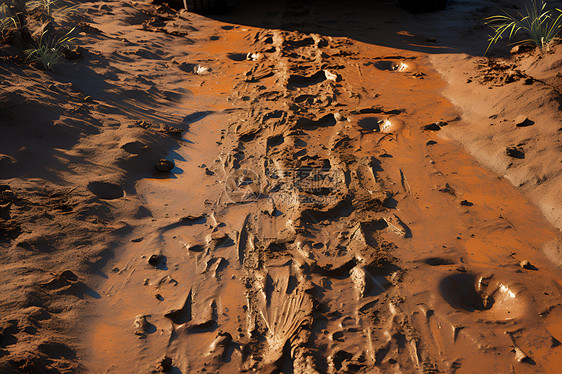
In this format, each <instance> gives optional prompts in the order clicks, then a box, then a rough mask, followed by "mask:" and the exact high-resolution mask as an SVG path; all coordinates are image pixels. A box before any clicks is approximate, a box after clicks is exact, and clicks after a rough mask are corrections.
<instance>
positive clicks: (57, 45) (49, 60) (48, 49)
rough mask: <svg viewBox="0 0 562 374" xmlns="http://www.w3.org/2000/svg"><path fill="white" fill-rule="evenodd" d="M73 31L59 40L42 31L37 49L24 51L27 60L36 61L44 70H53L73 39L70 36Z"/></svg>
mask: <svg viewBox="0 0 562 374" xmlns="http://www.w3.org/2000/svg"><path fill="white" fill-rule="evenodd" d="M73 31H74V28H73V29H72V30H70V31H69V32H67V33H66V34H64V35H63V36H62V37H59V38H57V37H55V36H51V35H50V34H49V33H48V32H47V31H44V32H43V33H42V34H41V37H40V38H39V41H38V43H37V47H36V48H31V49H28V50H26V51H25V53H26V54H27V59H28V60H34V61H37V62H38V63H40V64H41V65H42V66H43V67H44V68H45V70H54V67H55V65H57V64H58V63H60V62H61V61H62V59H63V58H64V52H65V51H66V50H67V49H68V48H69V47H70V45H71V44H72V41H73V40H74V39H75V38H74V37H71V36H70V34H71V33H72V32H73Z"/></svg>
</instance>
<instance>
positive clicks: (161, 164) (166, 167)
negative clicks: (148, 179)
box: [156, 159, 175, 173]
mask: <svg viewBox="0 0 562 374" xmlns="http://www.w3.org/2000/svg"><path fill="white" fill-rule="evenodd" d="M174 166H175V165H174V163H173V162H172V161H170V160H166V159H161V160H160V161H158V163H157V164H156V170H158V171H161V172H163V173H168V172H170V171H172V169H173V168H174Z"/></svg>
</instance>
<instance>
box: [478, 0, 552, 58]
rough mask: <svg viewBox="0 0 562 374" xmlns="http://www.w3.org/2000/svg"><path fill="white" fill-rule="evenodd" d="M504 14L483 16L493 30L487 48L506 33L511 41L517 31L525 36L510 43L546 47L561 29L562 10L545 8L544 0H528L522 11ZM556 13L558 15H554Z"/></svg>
mask: <svg viewBox="0 0 562 374" xmlns="http://www.w3.org/2000/svg"><path fill="white" fill-rule="evenodd" d="M503 12H504V14H500V15H496V16H492V17H488V18H485V19H484V21H485V23H486V24H487V25H488V26H490V27H491V28H492V29H493V30H494V34H493V35H491V36H490V39H489V40H488V41H489V42H490V43H489V44H488V48H487V49H486V53H487V52H488V50H490V48H491V47H492V45H494V44H496V43H497V42H498V41H500V40H501V39H502V38H503V37H504V36H505V35H506V34H508V40H509V41H510V42H511V40H512V38H513V37H515V36H516V35H517V34H519V33H523V34H525V35H526V36H527V38H526V39H523V40H519V41H517V42H514V43H511V44H516V45H517V44H525V43H534V44H535V45H536V46H537V47H539V48H540V49H548V48H549V46H550V44H551V43H552V42H553V41H555V40H557V39H559V37H558V35H559V34H560V31H561V29H562V10H560V9H556V10H554V11H553V10H547V9H546V2H545V1H543V0H530V1H529V2H528V4H526V5H525V9H524V10H523V12H515V13H514V14H510V13H508V12H506V11H503ZM556 13H558V16H556Z"/></svg>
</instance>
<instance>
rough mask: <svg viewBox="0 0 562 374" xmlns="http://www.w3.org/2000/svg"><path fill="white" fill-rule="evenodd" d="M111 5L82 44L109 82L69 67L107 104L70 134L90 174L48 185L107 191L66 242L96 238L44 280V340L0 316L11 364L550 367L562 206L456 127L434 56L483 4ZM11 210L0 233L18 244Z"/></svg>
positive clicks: (110, 369) (293, 369)
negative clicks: (534, 191)
mask: <svg viewBox="0 0 562 374" xmlns="http://www.w3.org/2000/svg"><path fill="white" fill-rule="evenodd" d="M476 3H478V4H477V5H478V6H479V5H481V4H482V3H486V2H476ZM110 4H113V6H114V8H113V12H112V13H111V14H109V13H108V14H95V15H94V16H92V20H91V22H92V23H93V22H94V21H95V22H97V24H96V27H97V28H100V30H102V31H103V34H102V36H99V40H97V41H96V43H97V44H95V45H94V44H92V49H93V50H97V51H98V52H97V53H98V54H97V55H96V56H98V57H96V58H97V60H98V61H97V62H96V61H91V63H92V64H93V66H94V68H93V69H95V70H97V71H96V74H100V73H102V74H105V75H104V76H105V79H106V80H105V82H106V84H108V83H107V82H109V81H113V80H112V78H111V77H115V76H116V77H119V82H120V83H111V84H112V86H110V87H107V86H106V87H105V90H92V92H88V91H86V90H87V85H85V84H84V85H83V86H80V89H81V90H85V92H86V93H87V94H89V95H91V96H92V97H93V100H95V101H96V103H97V104H96V106H95V107H93V108H90V110H91V111H93V112H94V113H95V115H92V116H93V118H103V119H104V120H108V118H115V117H116V116H117V117H118V120H117V121H118V124H115V123H112V124H107V126H108V127H109V128H110V129H113V130H108V129H106V128H105V127H104V126H106V125H101V128H102V130H100V132H99V134H100V135H99V136H101V135H103V139H98V140H96V141H90V143H87V142H86V143H85V141H84V140H82V141H80V142H79V144H82V145H83V149H82V150H83V152H84V153H85V154H88V153H87V151H88V150H92V153H91V154H92V155H93V156H92V157H93V160H94V161H95V162H94V161H92V162H94V163H97V164H98V165H96V166H91V168H92V169H90V170H95V171H96V173H97V174H98V175H95V176H90V175H88V178H84V177H81V178H80V175H82V176H83V175H84V174H85V173H86V172H85V171H84V170H82V169H80V170H79V172H77V174H76V175H74V174H71V173H67V174H62V175H63V176H65V177H66V179H65V180H67V181H70V182H68V184H70V185H74V184H75V185H76V186H77V191H78V192H73V190H70V191H66V190H65V191H66V192H65V195H62V196H67V195H70V196H74V195H72V194H76V195H78V196H80V199H82V200H78V201H81V202H77V203H76V204H86V206H87V207H88V209H91V210H92V211H93V210H94V209H97V210H96V212H97V213H96V214H99V210H102V209H103V212H104V214H105V216H104V217H105V219H104V220H103V222H101V223H100V220H99V218H98V220H92V221H91V225H98V224H99V228H98V226H93V228H91V229H90V231H88V234H87V235H88V237H87V240H86V239H84V240H83V241H82V242H81V244H82V245H83V246H85V245H86V244H87V243H91V244H92V245H94V243H98V246H102V244H103V246H102V247H103V248H99V249H98V251H97V252H95V253H93V254H84V255H83V256H84V257H86V258H87V259H88V261H89V262H88V264H89V265H88V266H86V265H83V262H79V261H78V260H76V265H71V264H70V261H69V262H68V263H67V265H68V266H75V267H73V268H72V269H73V271H74V272H73V271H70V270H68V271H66V272H61V273H60V274H58V275H56V276H55V275H53V276H51V277H46V278H48V279H47V280H46V281H45V283H42V285H41V286H40V287H41V289H42V290H43V291H41V292H44V293H46V294H48V293H58V294H65V295H66V294H71V295H70V296H71V297H72V298H71V297H70V296H68V295H66V296H65V297H61V298H60V299H58V304H57V303H55V302H54V301H50V300H53V297H52V296H49V297H51V298H48V297H47V296H45V297H44V299H43V300H44V301H43V304H41V306H40V307H35V308H34V309H33V310H32V311H31V312H30V314H29V316H32V315H33V316H35V317H33V318H35V319H34V320H33V321H34V322H32V323H35V324H36V325H37V326H39V329H37V327H35V328H36V330H37V331H38V333H37V334H38V335H40V336H51V337H52V339H51V340H52V342H51V345H49V346H48V347H46V348H45V347H44V349H43V350H42V351H41V354H42V355H43V356H39V357H43V358H42V359H43V360H47V361H40V360H39V359H34V358H33V357H37V356H33V355H31V353H29V354H28V353H25V354H24V353H21V352H23V351H25V349H28V350H30V349H31V348H29V347H34V346H33V344H34V343H32V340H33V334H30V333H29V331H28V330H29V329H28V330H26V331H25V332H24V331H20V330H19V329H20V328H21V323H19V324H18V323H17V321H16V322H15V323H13V324H12V325H10V326H7V327H5V328H4V330H2V331H3V340H2V342H3V343H2V344H3V345H4V347H3V348H2V349H3V352H5V353H4V356H5V357H3V358H2V359H5V361H3V363H5V365H6V366H5V367H6V368H10V369H6V370H14V371H17V370H20V371H25V368H26V366H25V365H28V367H29V365H31V363H35V364H37V363H42V362H43V363H44V362H47V363H48V364H49V365H51V367H52V368H55V370H59V371H60V372H65V370H66V372H72V371H74V370H85V371H87V372H95V373H98V372H99V373H137V372H163V371H166V372H174V373H191V372H193V373H199V372H221V373H234V372H245V371H249V372H250V371H251V372H259V373H262V372H283V373H377V372H380V373H388V372H407V373H410V372H459V373H460V372H467V373H473V372H556V371H557V369H556V368H557V367H559V366H560V365H561V364H562V348H561V347H560V341H562V319H561V317H562V306H561V288H560V280H561V277H560V276H561V273H560V268H559V265H558V264H559V251H560V245H559V243H560V233H559V230H558V229H557V228H556V227H554V226H553V224H552V223H551V222H558V221H556V220H554V221H553V220H552V218H551V216H547V217H545V210H544V209H543V210H540V209H539V208H537V207H536V206H535V205H533V204H532V203H530V202H529V197H528V195H526V194H524V192H528V191H523V190H521V189H518V188H517V187H516V186H514V185H513V184H512V183H510V181H511V180H506V179H504V178H501V177H499V176H498V175H497V174H494V171H496V172H497V170H495V169H493V168H492V169H493V170H488V169H486V168H484V167H483V166H481V164H479V163H478V162H477V161H476V160H475V159H474V158H473V157H472V156H471V155H470V154H469V153H468V152H467V151H465V150H464V149H463V148H462V146H461V144H459V143H457V141H456V140H453V139H457V140H459V136H455V135H454V134H455V131H458V130H456V129H459V128H460V129H464V128H465V127H466V126H467V124H469V123H470V122H469V120H467V119H466V116H467V114H466V111H459V108H457V107H455V106H453V104H451V102H449V101H448V99H446V98H445V97H444V96H443V94H442V92H443V90H446V89H447V83H446V82H445V81H444V80H442V77H441V75H440V73H439V72H437V71H436V70H435V69H434V67H433V65H432V61H433V62H434V63H435V61H434V60H435V59H438V58H439V54H438V53H443V52H445V51H446V52H448V53H451V54H454V53H459V52H466V53H473V54H476V53H481V52H482V51H480V52H476V49H477V48H476V47H475V45H476V44H477V43H476V41H474V40H471V41H470V43H467V45H468V46H467V50H461V47H459V46H460V44H459V43H461V41H462V40H463V39H462V37H463V35H464V32H465V29H462V28H460V27H458V28H455V29H452V30H449V31H450V32H449V33H446V30H447V27H446V26H447V22H449V21H450V20H451V19H452V20H454V19H455V18H454V17H460V18H461V19H464V18H465V17H469V16H470V15H471V14H472V17H474V14H478V15H479V17H480V14H481V12H482V9H480V8H478V6H477V5H475V8H462V9H460V10H455V8H454V7H453V8H452V9H450V10H448V11H447V12H445V13H440V14H442V17H443V18H442V24H438V25H437V26H436V29H435V30H434V31H431V30H429V29H428V28H427V27H425V22H428V21H427V18H424V16H419V15H418V16H412V15H410V14H408V13H406V12H404V11H403V10H400V9H399V8H397V7H396V6H395V5H393V4H391V3H389V2H381V3H378V2H375V3H369V4H363V3H360V2H357V3H355V2H353V3H351V5H350V4H343V3H338V2H333V3H329V4H325V3H323V2H322V3H320V2H310V3H309V2H301V1H288V2H286V3H285V2H271V3H267V4H262V3H259V2H257V1H249V2H247V3H243V4H241V5H240V6H239V7H238V8H237V9H236V10H234V11H233V12H232V13H230V14H228V15H222V16H216V17H214V18H206V17H203V16H201V15H196V14H190V13H187V12H185V11H181V12H179V13H178V12H176V11H174V10H172V9H170V8H167V7H166V6H161V7H158V8H157V7H156V6H153V5H148V4H140V5H139V4H136V3H135V4H133V5H130V4H128V3H127V4H125V3H121V2H112V3H110ZM455 12H457V13H455ZM479 12H480V13H479ZM447 14H451V16H450V17H449V18H447ZM428 17H433V18H432V19H439V18H436V17H437V15H431V16H428ZM441 35H442V36H443V37H442V38H441ZM125 40H126V41H125ZM455 41H456V42H457V43H454V42H455ZM123 43H124V44H123ZM481 44H482V45H483V46H484V49H485V40H483V41H482V43H481ZM96 45H97V46H100V45H103V46H104V47H96ZM125 46H127V48H125ZM96 48H99V49H96ZM129 48H130V50H129ZM131 55H135V56H137V57H134V58H132V57H129V56H131ZM139 56H140V57H139ZM451 56H454V55H451ZM449 58H451V57H449ZM102 59H107V60H106V62H105V63H104V65H103V66H102V65H101V63H100V62H99V61H101V60H102ZM430 60H431V61H430ZM447 61H450V60H447ZM87 63H88V62H87V61H83V62H80V64H84V65H85V64H87ZM76 69H77V71H76V72H75V73H74V74H75V75H73V76H74V77H76V76H79V75H80V70H79V68H76ZM441 73H443V71H441ZM472 73H473V74H476V73H475V72H474V71H473V72H472ZM61 74H63V76H65V75H64V74H66V75H69V74H70V73H61ZM69 79H70V78H69ZM92 79H93V78H92ZM93 81H94V82H99V81H98V80H95V79H93ZM101 81H103V79H101ZM128 82H129V83H128ZM128 84H129V85H135V86H134V87H132V86H128ZM73 87H77V86H76V85H75V84H73ZM131 91H134V92H131ZM445 92H447V91H445ZM129 95H133V96H129ZM135 95H138V96H135ZM144 95H148V98H150V100H148V98H147V96H144ZM125 97H131V99H130V100H125V99H122V101H121V99H120V98H125ZM474 99H475V100H476V98H474ZM119 103H123V104H119ZM449 129H451V130H449ZM112 131H113V132H112ZM479 131H480V130H479ZM443 134H444V135H443ZM86 138H87V137H86ZM115 138H117V139H118V140H115ZM461 138H462V137H461ZM111 139H113V143H109V145H107V144H106V146H105V148H103V149H102V150H94V147H95V144H97V143H96V142H99V143H107V142H109V141H110V140H111ZM460 140H461V141H462V139H460ZM3 142H4V140H3ZM84 144H86V145H89V147H87V146H86V145H84ZM116 147H117V148H118V149H120V151H119V152H121V153H119V154H117V155H121V156H116V153H110V152H112V150H113V152H115V151H114V148H116ZM545 147H546V145H545ZM170 149H171V151H169V153H167V155H166V159H167V160H168V162H164V161H160V162H159V161H158V160H159V159H160V158H164V155H165V152H166V150H170ZM549 149H550V151H549V152H552V153H553V154H556V153H555V151H553V150H552V149H551V148H549ZM469 150H470V149H469ZM558 151H559V150H558ZM125 154H127V155H129V156H127V157H126V158H125V157H124V156H123V155H125ZM108 155H111V156H108ZM70 156H73V157H78V156H76V155H74V154H71V155H70ZM70 156H69V157H70ZM82 157H84V158H82V159H81V160H85V159H86V157H85V156H82ZM115 157H122V158H119V160H120V162H117V163H115ZM505 157H511V156H508V155H505ZM169 161H173V163H169ZM100 165H101V166H103V168H102V167H100ZM155 165H156V168H155ZM111 167H112V168H113V169H111V170H110V171H108V170H107V168H111ZM552 168H554V167H552ZM98 170H105V172H101V171H98ZM168 170H169V171H168ZM125 171H126V172H125ZM59 176H60V175H59ZM141 177H142V178H141ZM12 178H14V179H13V180H14V181H15V182H14V183H13V185H14V186H17V187H18V188H20V189H23V188H24V186H25V184H18V183H21V182H18V181H17V180H18V179H17V178H21V176H19V175H14V176H13V177H12ZM36 178H38V177H36ZM42 178H45V179H46V180H49V181H51V180H53V179H52V177H50V176H48V175H47V176H43V177H42ZM26 183H34V181H33V180H30V181H27V182H26ZM51 183H55V182H51ZM552 186H553V187H552V188H559V184H552ZM34 188H37V187H34ZM7 191H15V192H14V193H18V194H19V193H20V192H18V190H17V189H16V187H13V188H11V189H10V188H4V187H2V195H1V197H2V199H5V200H6V202H8V201H9V199H11V196H12V195H11V194H10V193H11V192H7ZM21 193H22V194H23V191H22V192H21ZM29 199H31V198H29ZM59 199H62V197H60V195H56V199H55V198H53V199H51V200H50V201H51V203H52V201H59ZM69 199H70V198H69ZM74 199H78V197H75V198H74ZM2 201H4V200H2ZM71 201H75V200H71ZM3 204H4V202H3ZM37 204H39V203H37ZM69 204H70V203H69V202H68V201H67V200H64V201H63V200H60V202H59V205H60V206H63V207H66V206H67V205H68V206H69V207H68V208H64V209H69V210H68V213H67V214H68V215H67V217H69V216H70V217H72V218H71V222H70V223H69V226H72V225H77V223H76V222H77V221H79V220H80V219H81V216H77V217H75V218H74V216H73V214H75V213H74V210H75V209H76V205H72V204H70V205H69ZM88 204H91V205H88ZM94 204H95V205H94ZM59 205H56V206H55V207H54V208H51V209H59ZM78 206H80V205H78ZM555 208H556V207H555ZM60 209H63V208H60ZM557 209H558V208H557ZM15 212H19V211H18V210H16V211H15ZM31 212H33V210H31ZM12 214H14V211H13V210H12ZM18 214H23V213H17V214H15V216H16V217H18ZM92 214H93V213H92ZM547 218H548V219H550V222H549V220H547ZM18 219H19V220H20V221H17V220H12V221H8V222H13V224H14V225H16V224H18V222H25V219H24V218H23V217H20V218H18ZM69 220H70V218H69ZM102 223H103V224H102ZM22 225H23V223H22ZM108 225H113V226H111V229H107V228H106V227H107V226H108ZM6 227H11V226H6ZM27 227H29V226H27ZM87 228H89V226H87ZM37 229H42V230H45V232H46V231H47V230H50V231H52V230H54V228H53V227H50V226H47V224H46V223H45V224H43V223H41V225H39V226H37ZM94 229H96V230H98V231H97V232H94ZM14 230H16V231H14V234H13V236H14V238H13V241H12V242H7V243H11V244H10V245H12V247H10V248H11V249H10V251H12V252H10V253H15V251H17V250H21V249H17V248H18V246H19V247H22V245H23V246H25V245H29V246H31V247H30V248H34V247H33V246H34V245H35V243H36V242H31V243H30V242H29V240H30V239H27V240H25V241H22V240H21V238H22V236H21V235H24V234H21V233H18V232H17V229H14ZM28 230H30V231H31V229H29V228H28ZM84 230H85V229H84ZM83 232H84V233H85V232H86V231H83ZM63 233H66V237H68V236H70V237H72V236H73V235H74V234H73V233H72V232H65V231H63ZM25 235H30V234H25ZM84 235H86V234H84ZM26 237H27V236H26ZM18 238H19V239H18ZM18 240H19V241H18ZM14 241H15V242H14ZM22 243H24V244H22ZM25 243H28V244H25ZM49 243H53V244H56V243H62V244H63V245H64V246H65V247H66V246H70V245H71V243H67V242H66V241H65V239H56V238H53V240H52V241H51V242H49ZM7 245H8V244H7ZM28 250H31V249H28ZM68 253H72V254H74V255H76V252H72V251H70V250H67V252H63V254H66V255H68ZM63 254H61V256H62V255H63ZM88 256H91V257H94V258H97V262H96V261H93V260H91V259H90V257H88ZM96 256H97V257H96ZM31 258H32V259H33V260H34V261H41V260H39V259H40V258H41V257H38V256H35V257H31ZM10 261H14V260H13V259H11V260H10ZM64 261H65V260H64V259H63V258H61V260H60V262H61V263H62V262H64ZM81 264H82V265H81ZM12 266H13V265H12ZM52 266H53V271H55V270H56V271H58V269H59V267H60V266H61V265H60V264H59V265H52ZM2 271H3V274H8V273H9V269H8V268H7V267H5V268H3V270H2ZM29 272H30V274H32V275H33V274H35V273H33V272H32V271H28V273H29ZM75 273H78V275H76V274H75ZM32 275H30V276H29V277H28V278H29V279H31V281H33V279H35V278H33V277H32ZM6 276H7V275H6ZM43 276H44V275H43ZM37 277H38V276H37ZM44 277H45V276H44ZM37 279H38V278H37ZM63 290H70V291H64V292H63ZM14 292H15V291H14ZM14 295H16V296H14V297H16V298H17V297H19V296H17V294H16V293H14ZM75 303H78V304H77V306H76V308H74V307H73V306H74V305H75ZM5 305H8V306H7V307H6V308H7V309H6V310H8V308H9V307H10V306H9V304H8V303H5ZM18 305H19V304H18ZM32 305H33V303H30V304H29V306H28V307H31V306H32ZM54 305H59V310H58V314H57V311H55V308H54ZM60 305H63V307H60ZM64 306H66V309H65V307H64ZM11 307H12V308H13V306H11ZM10 310H12V309H10ZM10 313H16V312H13V311H12V312H10ZM54 314H56V317H51V316H52V315H54ZM59 315H60V316H61V317H62V318H64V319H65V320H66V321H68V322H67V324H66V325H65V324H64V323H61V322H59V323H60V324H61V326H64V327H60V328H58V329H57V328H54V329H53V328H51V327H47V326H48V325H47V324H46V323H45V322H44V321H45V320H48V319H49V318H57V319H58V318H61V317H59ZM19 318H28V320H29V318H31V317H27V315H25V314H24V315H22V317H19ZM12 320H14V321H15V320H16V319H15V318H13V319H12ZM38 321H39V322H38ZM41 321H43V322H41ZM53 331H55V332H53ZM63 332H65V333H64V334H63ZM57 333H58V334H59V335H60V336H59V335H56V334H57ZM10 334H11V335H10ZM25 334H28V335H29V336H28V335H25ZM10 336H11V338H10ZM68 336H70V338H68ZM10 339H11V340H10ZM57 339H59V340H60V341H62V342H63V343H59V342H58V341H59V340H57ZM14 340H15V341H14ZM6 342H8V343H6ZM25 342H27V343H25ZM24 343H25V344H27V346H26V345H24ZM57 344H59V345H57ZM26 347H27V348H26ZM65 347H66V348H65ZM16 349H19V350H20V351H21V352H20V353H19V354H20V355H23V356H22V357H25V358H24V359H20V361H18V362H12V361H13V359H12V361H9V359H10V357H11V355H12V356H13V355H15V354H16V353H17V352H16ZM57 355H58V356H57ZM53 357H55V359H53ZM56 357H58V361H57V358H56ZM22 360H23V361H22ZM26 360H27V361H26ZM34 360H35V361H34ZM49 360H50V361H49ZM22 362H23V363H22ZM63 363H64V364H63ZM18 364H19V365H20V368H19V369H18V368H17V366H18ZM37 365H38V364H37ZM57 365H58V366H57ZM22 368H23V369H22Z"/></svg>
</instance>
